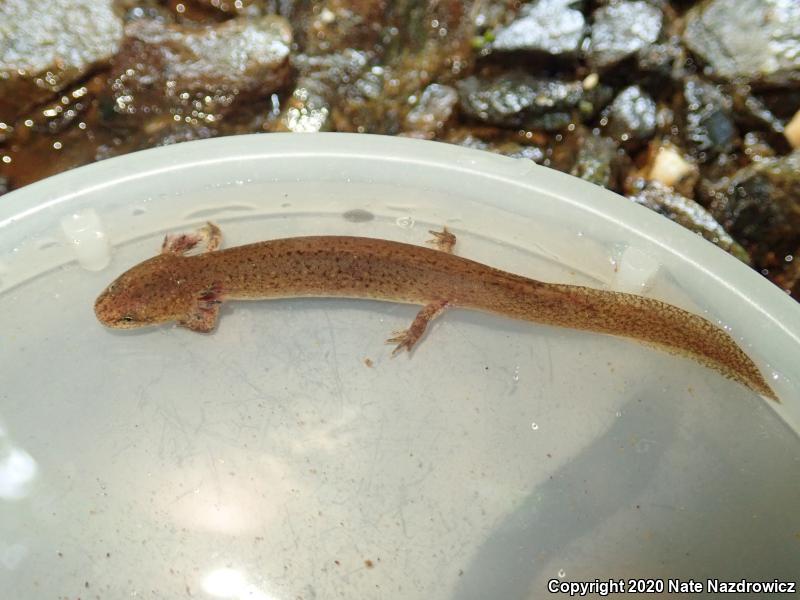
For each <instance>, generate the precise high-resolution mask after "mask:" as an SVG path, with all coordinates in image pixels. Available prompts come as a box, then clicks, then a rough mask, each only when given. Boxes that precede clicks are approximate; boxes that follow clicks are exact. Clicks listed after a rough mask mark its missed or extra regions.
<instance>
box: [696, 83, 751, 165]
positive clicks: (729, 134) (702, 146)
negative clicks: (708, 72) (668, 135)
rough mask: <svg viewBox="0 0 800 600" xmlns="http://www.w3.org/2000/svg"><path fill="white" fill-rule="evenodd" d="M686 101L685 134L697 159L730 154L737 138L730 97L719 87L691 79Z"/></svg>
mask: <svg viewBox="0 0 800 600" xmlns="http://www.w3.org/2000/svg"><path fill="white" fill-rule="evenodd" d="M683 99H684V102H685V109H686V115H685V120H686V122H685V128H684V129H685V130H684V135H685V136H686V140H687V142H688V143H689V144H690V145H691V147H692V148H693V150H694V151H695V154H696V155H697V157H698V159H699V160H701V161H705V160H708V159H710V158H712V157H714V156H717V155H719V154H722V153H726V152H730V151H731V150H732V149H733V148H734V146H735V143H736V139H737V136H738V131H737V129H736V125H735V124H734V122H733V116H732V112H731V109H732V102H731V100H730V98H729V97H728V96H726V95H724V94H723V93H722V92H720V91H719V90H718V89H717V88H716V86H714V85H712V84H710V83H707V82H705V81H702V80H700V79H698V78H696V77H692V78H688V79H686V82H685V84H684V87H683Z"/></svg>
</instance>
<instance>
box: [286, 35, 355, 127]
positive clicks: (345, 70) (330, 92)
mask: <svg viewBox="0 0 800 600" xmlns="http://www.w3.org/2000/svg"><path fill="white" fill-rule="evenodd" d="M370 60H371V57H370V55H369V54H367V53H365V52H360V51H358V50H352V49H348V50H344V51H343V52H340V53H337V54H327V55H325V54H323V55H320V56H313V55H300V56H298V57H296V58H295V60H294V65H295V68H297V69H298V71H299V72H300V76H299V77H298V80H297V84H296V87H295V89H294V92H293V93H292V96H291V98H290V99H289V101H288V102H287V105H286V107H285V108H284V109H283V112H282V114H281V118H280V123H279V125H278V131H294V132H300V133H308V132H315V131H329V130H330V129H332V123H331V112H332V105H333V104H335V103H336V99H337V98H339V97H341V96H344V95H345V94H346V93H347V89H348V87H349V86H350V85H352V84H353V83H354V82H355V81H357V80H358V79H359V78H360V77H361V75H362V73H364V71H366V70H367V69H368V64H369V62H370Z"/></svg>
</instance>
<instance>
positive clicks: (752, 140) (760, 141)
mask: <svg viewBox="0 0 800 600" xmlns="http://www.w3.org/2000/svg"><path fill="white" fill-rule="evenodd" d="M742 149H743V150H744V155H745V156H746V157H747V158H749V159H750V160H751V161H752V162H761V161H762V160H764V159H765V158H772V157H773V156H775V149H774V148H773V147H772V146H770V145H769V142H768V141H767V140H766V138H765V136H764V134H763V133H760V132H756V131H748V132H747V133H746V134H744V137H743V138H742Z"/></svg>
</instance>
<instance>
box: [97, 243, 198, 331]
mask: <svg viewBox="0 0 800 600" xmlns="http://www.w3.org/2000/svg"><path fill="white" fill-rule="evenodd" d="M184 260H186V259H184V258H183V257H180V256H176V255H174V254H160V255H158V256H155V257H153V258H151V259H149V260H146V261H144V262H142V263H140V264H138V265H136V266H135V267H133V268H132V269H130V270H128V271H126V272H125V273H123V274H122V275H120V276H119V277H118V278H117V279H116V280H115V281H114V282H113V283H112V284H111V285H109V286H108V287H107V288H106V289H105V290H104V291H103V293H102V294H100V296H99V297H98V298H97V300H96V301H95V303H94V312H95V315H97V319H98V320H99V321H100V322H101V323H102V324H103V325H106V326H107V327H114V328H117V329H133V328H135V327H145V326H147V325H157V324H159V323H167V322H169V321H177V320H180V319H182V318H184V317H185V316H186V315H187V314H188V313H189V312H190V311H191V307H192V302H193V299H194V297H195V293H193V292H192V286H191V285H190V284H189V281H187V280H186V278H185V275H183V274H182V272H183V271H184V269H181V268H180V267H181V266H182V265H181V263H182V261H184Z"/></svg>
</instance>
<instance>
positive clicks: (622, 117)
mask: <svg viewBox="0 0 800 600" xmlns="http://www.w3.org/2000/svg"><path fill="white" fill-rule="evenodd" d="M604 118H605V119H606V120H607V126H606V132H607V134H608V135H609V136H611V137H612V138H614V139H615V140H617V141H619V142H623V143H627V144H630V145H633V144H636V143H641V142H642V141H644V140H647V139H649V138H650V137H652V135H653V134H654V133H655V130H656V103H655V101H654V100H653V99H652V98H651V97H650V96H649V95H648V94H647V93H646V92H644V91H643V90H642V89H641V88H640V87H639V86H638V85H632V86H630V87H627V88H625V89H624V90H622V91H621V92H620V93H619V94H618V95H617V97H616V98H614V101H613V102H612V103H611V105H610V106H609V107H608V109H607V110H606V111H605V112H604Z"/></svg>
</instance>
